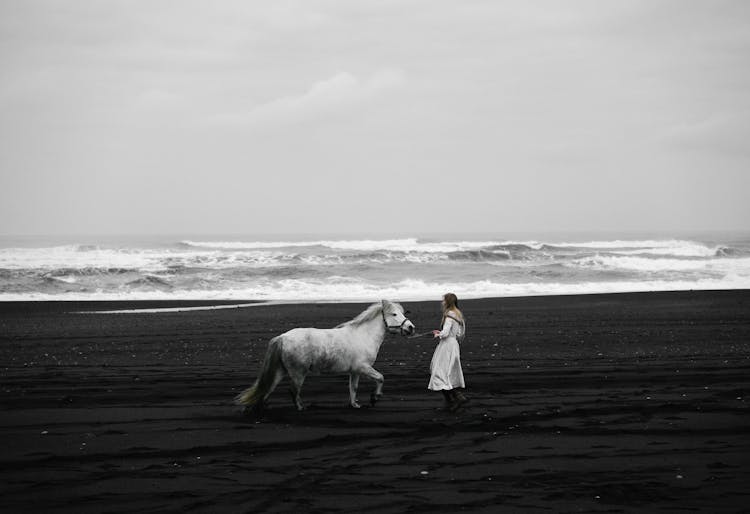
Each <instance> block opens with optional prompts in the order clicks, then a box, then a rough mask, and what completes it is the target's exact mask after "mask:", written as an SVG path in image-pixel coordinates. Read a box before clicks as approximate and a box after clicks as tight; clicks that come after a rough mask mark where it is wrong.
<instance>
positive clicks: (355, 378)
mask: <svg viewBox="0 0 750 514" xmlns="http://www.w3.org/2000/svg"><path fill="white" fill-rule="evenodd" d="M358 387H359V373H355V372H352V373H349V405H351V406H352V407H354V408H355V409H359V403H358V402H357V388H358Z"/></svg>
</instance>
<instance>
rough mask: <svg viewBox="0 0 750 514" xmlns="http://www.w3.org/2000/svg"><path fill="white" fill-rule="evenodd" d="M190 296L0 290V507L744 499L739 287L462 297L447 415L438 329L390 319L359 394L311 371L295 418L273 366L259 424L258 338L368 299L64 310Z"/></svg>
mask: <svg viewBox="0 0 750 514" xmlns="http://www.w3.org/2000/svg"><path fill="white" fill-rule="evenodd" d="M394 300H398V299H394ZM203 303H204V304H207V303H215V302H203ZM243 303H244V302H243ZM200 304H201V302H97V303H78V302H59V303H57V302H49V303H46V302H44V303H0V370H1V372H2V393H1V395H0V398H1V401H0V409H2V421H1V422H0V431H1V436H2V442H3V449H2V452H1V453H0V455H1V457H0V474H1V475H2V477H1V478H2V480H1V481H0V484H2V485H1V486H0V487H2V505H3V507H2V509H0V510H2V511H5V512H76V513H78V512H81V513H87V512H91V513H103V512H139V513H147V512H393V513H396V512H456V511H462V510H463V511H471V512H499V511H501V512H685V511H697V512H748V511H749V510H750V487H749V486H748V484H750V466H748V464H750V436H748V433H749V431H748V426H750V409H749V408H748V398H747V395H748V392H749V391H748V389H749V388H750V291H724V292H680V293H645V294H621V295H590V296H557V297H536V298H503V299H488V300H475V301H466V302H463V303H462V307H463V310H464V312H465V314H466V316H467V318H468V328H469V335H468V337H467V340H466V341H465V343H464V345H463V346H462V359H463V364H464V374H465V376H466V381H467V394H468V396H469V397H470V398H471V402H470V403H469V405H468V406H467V407H466V408H465V409H463V410H461V411H460V412H456V413H451V412H446V411H443V410H440V409H439V407H440V406H441V399H440V397H439V395H436V394H434V393H431V392H429V391H427V390H426V384H427V380H428V367H429V361H430V357H431V355H432V350H433V348H434V342H433V341H432V340H430V339H428V338H424V339H411V340H407V339H403V338H399V337H395V336H389V337H388V338H387V339H386V341H385V343H384V344H383V346H382V348H381V351H380V356H379V358H378V361H377V362H376V365H375V367H376V368H377V369H378V370H380V371H381V372H382V373H383V374H384V375H385V387H384V397H383V400H382V401H381V402H380V403H378V404H377V405H376V406H375V407H373V408H367V407H363V408H362V409H360V410H354V409H349V408H347V407H346V401H347V395H348V391H347V378H346V376H311V377H308V379H307V381H306V383H305V387H304V389H303V399H304V400H305V401H306V402H307V403H308V405H310V408H309V409H308V410H307V411H305V412H302V413H298V412H297V411H296V410H295V409H294V407H293V404H292V402H291V398H290V396H289V394H288V385H287V382H283V383H282V385H281V386H280V387H279V389H277V391H276V392H275V393H274V395H272V396H271V403H270V405H269V408H268V409H267V411H266V412H265V414H264V416H263V417H262V418H260V419H258V418H255V417H252V416H243V415H242V414H241V413H240V411H239V410H238V409H237V408H236V407H235V406H234V405H233V404H232V398H233V397H234V395H235V394H236V393H238V392H239V391H241V390H242V389H244V388H245V387H247V386H249V385H250V384H251V383H252V381H253V380H254V378H255V375H256V371H257V368H258V365H259V361H260V359H261V358H262V356H263V354H264V351H265V347H266V343H267V340H268V339H269V338H270V337H272V336H274V335H276V334H279V333H281V332H283V331H285V330H287V329H289V328H292V327H296V326H317V327H321V328H328V327H331V326H334V325H336V324H338V323H340V322H343V321H346V320H348V319H351V318H352V317H354V316H355V315H357V314H358V313H359V312H361V311H362V310H363V309H364V308H365V307H366V305H361V304H359V305H357V304H313V305H275V306H256V307H241V308H236V309H223V310H213V311H211V310H193V311H185V312H157V313H130V314H97V313H85V314H80V313H78V312H79V311H95V310H112V309H134V308H145V307H176V306H179V305H185V306H196V305H200ZM405 305H406V307H407V308H408V309H410V310H411V312H412V314H411V316H410V317H411V319H412V321H414V323H415V324H416V325H417V330H418V331H420V332H421V331H426V330H428V329H431V328H434V327H435V325H436V323H437V321H438V320H439V313H438V308H439V305H438V302H437V301H436V302H428V303H405ZM371 387H372V385H371V384H370V383H368V382H367V381H365V380H363V381H362V382H361V383H360V399H361V400H366V399H367V398H368V397H369V391H370V390H371Z"/></svg>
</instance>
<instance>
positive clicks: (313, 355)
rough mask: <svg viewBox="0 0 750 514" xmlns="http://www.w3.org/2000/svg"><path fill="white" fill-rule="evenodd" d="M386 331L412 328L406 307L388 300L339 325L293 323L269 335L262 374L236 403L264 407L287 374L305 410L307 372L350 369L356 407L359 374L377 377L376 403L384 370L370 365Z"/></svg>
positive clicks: (296, 399)
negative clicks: (302, 392)
mask: <svg viewBox="0 0 750 514" xmlns="http://www.w3.org/2000/svg"><path fill="white" fill-rule="evenodd" d="M386 332H389V333H391V334H399V333H400V334H401V335H402V336H407V335H411V334H413V333H414V324H413V323H412V322H411V321H409V319H408V318H407V317H406V316H405V314H404V309H403V307H401V305H399V304H398V303H394V302H389V301H388V300H383V301H382V302H379V303H375V304H373V305H371V306H370V307H368V308H367V309H366V310H365V311H363V312H362V313H361V314H360V315H359V316H357V317H356V318H354V319H352V320H351V321H347V322H346V323H342V324H341V325H338V326H337V327H335V328H329V329H319V328H293V329H292V330H289V331H288V332H285V333H283V334H281V335H280V336H276V337H274V338H273V339H271V341H270V342H269V343H268V350H267V351H266V356H265V359H264V360H263V365H262V367H261V372H260V376H259V377H258V379H257V380H256V381H255V384H253V386H252V387H250V388H249V389H246V390H245V391H243V392H242V393H240V394H238V395H237V397H236V398H235V403H236V404H237V405H244V406H245V408H246V409H247V408H254V409H255V410H256V411H257V412H260V411H261V410H262V408H263V405H264V403H265V401H266V399H267V398H268V396H269V395H270V394H271V393H272V392H273V390H274V389H275V388H276V386H277V385H278V384H279V382H280V381H281V379H282V378H284V374H285V373H286V374H289V378H290V379H291V387H292V391H291V392H292V397H293V398H294V403H295V405H296V406H297V409H298V410H303V409H304V408H305V406H304V404H303V403H302V400H301V399H300V390H301V389H302V383H303V382H304V381H305V377H306V376H307V374H308V373H315V374H318V373H321V372H329V373H348V374H349V405H351V406H352V407H354V408H355V409H358V408H359V403H358V402H357V386H358V385H359V377H360V376H365V377H368V378H371V379H372V380H374V381H375V384H376V385H375V391H374V392H373V393H372V395H371V396H370V403H371V404H372V405H375V402H377V401H378V399H380V396H382V394H383V393H382V390H383V375H382V374H381V373H380V372H378V371H377V370H376V369H375V368H373V367H372V365H373V363H374V362H375V359H376V358H377V356H378V351H379V350H380V345H381V344H383V339H385V334H386Z"/></svg>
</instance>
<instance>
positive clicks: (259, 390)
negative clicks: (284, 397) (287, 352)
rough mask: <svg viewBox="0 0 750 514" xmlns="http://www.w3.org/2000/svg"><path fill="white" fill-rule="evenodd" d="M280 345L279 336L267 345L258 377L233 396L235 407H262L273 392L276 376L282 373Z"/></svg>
mask: <svg viewBox="0 0 750 514" xmlns="http://www.w3.org/2000/svg"><path fill="white" fill-rule="evenodd" d="M281 343H282V339H281V337H280V336H277V337H274V338H273V339H271V341H270V342H269V343H268V350H266V356H265V358H264V359H263V365H262V366H261V370H260V375H259V376H258V378H257V380H256V381H255V383H254V384H253V385H252V387H249V388H248V389H245V390H244V391H242V392H241V393H240V394H238V395H237V396H235V398H234V403H235V404H237V405H245V406H248V407H249V406H253V405H262V404H263V401H264V400H265V398H266V397H267V396H268V395H269V394H270V393H271V391H273V389H274V387H276V384H277V382H278V380H279V378H277V375H278V374H279V372H280V371H282V372H283V369H284V364H283V363H282V362H281Z"/></svg>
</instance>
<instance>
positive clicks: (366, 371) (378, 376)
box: [360, 364, 383, 405]
mask: <svg viewBox="0 0 750 514" xmlns="http://www.w3.org/2000/svg"><path fill="white" fill-rule="evenodd" d="M360 373H361V374H362V375H364V376H366V377H368V378H371V379H372V380H374V381H375V390H374V391H373V392H372V394H371V395H370V405H375V403H376V402H377V401H378V400H379V399H380V397H381V396H383V374H382V373H380V372H379V371H378V370H376V369H375V368H373V367H372V366H370V365H367V364H365V365H364V366H362V367H361V368H360Z"/></svg>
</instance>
